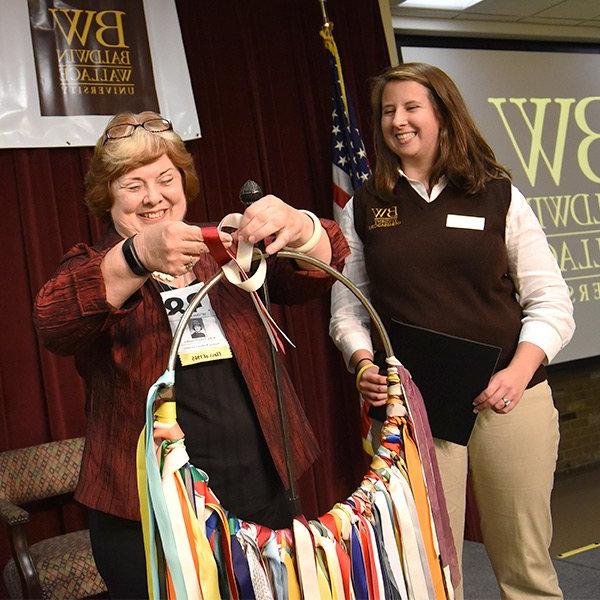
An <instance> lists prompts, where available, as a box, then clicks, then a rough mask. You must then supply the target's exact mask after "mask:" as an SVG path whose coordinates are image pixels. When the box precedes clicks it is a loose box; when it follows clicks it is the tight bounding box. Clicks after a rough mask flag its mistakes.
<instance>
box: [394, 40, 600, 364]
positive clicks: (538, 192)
mask: <svg viewBox="0 0 600 600" xmlns="http://www.w3.org/2000/svg"><path fill="white" fill-rule="evenodd" d="M397 42H398V47H399V49H401V53H402V60H403V61H404V62H413V61H417V62H427V63H430V64H433V65H436V66H438V67H440V68H441V69H443V70H444V71H446V72H447V73H448V74H449V75H450V76H451V77H452V78H453V79H454V81H455V82H456V83H457V85H458V87H459V89H460V90H461V92H462V93H463V96H464V97H465V100H466V102H467V104H468V106H469V109H470V111H471V114H472V115H473V117H474V118H475V121H476V122H477V124H478V126H479V127H480V129H481V131H482V133H483V135H484V137H485V138H486V140H487V141H488V143H490V145H491V146H492V148H493V149H494V152H495V153H496V156H497V158H498V159H499V160H500V162H502V163H503V164H504V165H506V166H507V167H508V168H509V169H510V171H511V174H512V176H513V182H514V183H515V185H516V186H517V187H518V188H519V189H520V190H521V191H522V192H523V194H524V195H525V197H526V198H527V200H528V202H529V205H530V206H531V208H532V209H533V211H534V213H535V214H536V216H537V218H538V220H539V221H540V223H541V224H542V226H543V228H544V231H545V233H546V236H547V237H548V242H549V244H550V247H551V248H552V251H553V252H554V254H555V256H556V258H557V260H558V264H559V266H560V268H561V271H562V273H563V276H564V278H565V280H566V281H567V284H568V286H569V290H570V294H571V298H572V300H573V304H574V307H575V320H576V323H577V330H576V332H575V336H574V337H573V340H572V341H571V343H570V344H569V345H568V346H567V347H566V348H565V349H564V350H562V351H561V352H560V353H559V355H558V356H557V358H556V359H555V360H554V362H565V361H568V360H575V359H579V358H584V357H588V356H596V355H599V354H600V318H599V317H600V312H599V311H600V140H599V138H600V54H595V53H593V52H589V53H582V52H546V51H542V52H538V51H514V50H481V49H464V48H424V47H410V46H402V44H401V40H400V39H398V40H397Z"/></svg>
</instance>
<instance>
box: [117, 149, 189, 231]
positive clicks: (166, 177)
mask: <svg viewBox="0 0 600 600" xmlns="http://www.w3.org/2000/svg"><path fill="white" fill-rule="evenodd" d="M110 190H111V194H112V197H113V205H112V208H111V209H110V215H111V217H112V221H113V223H114V226H115V229H116V230H117V232H118V233H119V234H120V235H122V236H123V237H130V236H132V235H134V234H136V233H139V232H140V231H141V230H142V229H143V228H144V227H147V226H148V225H153V224H154V223H162V222H165V221H181V220H183V217H184V216H185V211H186V208H187V203H186V199H185V192H184V189H183V182H182V178H181V173H180V172H179V170H178V169H177V168H176V167H175V165H173V163H172V162H171V159H170V158H169V157H168V156H167V155H166V154H163V155H162V156H161V157H160V158H158V159H157V160H155V161H154V162H152V163H149V164H147V165H144V166H143V167H138V168H137V169H132V170H131V171H129V172H127V173H125V175H122V176H121V177H119V178H118V179H116V180H115V181H113V182H112V183H111V184H110Z"/></svg>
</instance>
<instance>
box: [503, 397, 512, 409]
mask: <svg viewBox="0 0 600 600" xmlns="http://www.w3.org/2000/svg"><path fill="white" fill-rule="evenodd" d="M502 402H504V408H506V407H507V406H508V405H509V404H510V403H511V402H512V400H509V399H508V398H502Z"/></svg>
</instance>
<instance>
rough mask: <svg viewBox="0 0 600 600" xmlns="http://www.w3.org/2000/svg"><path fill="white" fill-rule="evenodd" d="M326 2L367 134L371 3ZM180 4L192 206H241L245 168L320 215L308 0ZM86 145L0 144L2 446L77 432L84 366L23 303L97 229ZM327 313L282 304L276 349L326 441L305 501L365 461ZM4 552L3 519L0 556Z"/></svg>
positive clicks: (326, 496) (316, 75) (42, 531)
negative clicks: (190, 118) (191, 129)
mask: <svg viewBox="0 0 600 600" xmlns="http://www.w3.org/2000/svg"><path fill="white" fill-rule="evenodd" d="M327 5H328V11H329V16H330V18H331V19H332V20H333V22H334V23H335V29H334V35H335V38H336V41H337V44H338V46H339V50H340V54H341V57H342V64H343V68H344V75H345V79H346V87H347V89H348V93H349V94H350V96H351V98H352V99H353V103H354V105H355V108H356V112H357V117H358V119H359V123H360V125H361V129H362V131H363V136H364V137H365V142H366V143H367V146H368V147H369V141H370V140H369V139H367V135H366V134H367V133H368V131H369V126H368V115H369V108H368V78H369V77H370V76H372V75H374V74H375V73H377V72H379V71H380V70H382V69H383V68H384V67H385V66H386V65H387V64H388V58H387V51H386V47H385V42H384V36H383V30H382V26H381V20H380V14H379V8H378V3H377V1H376V0H368V1H365V0H329V2H327ZM215 6H216V5H215ZM177 10H178V13H179V21H180V24H181V30H182V35H183V41H184V45H185V50H186V55H187V61H188V67H189V71H190V76H191V80H192V85H193V90H194V96H195V99H196V104H197V108H198V114H199V118H200V123H201V128H202V138H201V139H200V140H197V141H194V142H191V143H189V149H190V150H191V151H192V153H193V154H194V157H195V159H196V165H197V167H198V171H199V175H200V179H201V192H200V196H199V198H198V199H197V200H196V201H195V202H194V203H193V204H192V205H190V208H189V212H188V217H189V219H190V220H192V221H199V222H204V221H215V220H219V219H220V218H221V217H222V216H223V215H224V214H226V213H228V212H232V211H236V212H237V211H240V209H241V206H240V204H239V200H238V193H239V189H240V186H241V185H242V183H243V182H244V181H246V180H247V179H255V180H256V181H258V182H259V183H260V184H261V185H262V186H263V189H264V190H265V191H266V192H270V193H273V194H275V195H277V196H279V197H281V198H283V199H285V200H286V201H287V202H289V203H290V204H292V205H294V206H297V207H299V208H300V207H301V208H307V209H309V210H312V211H314V212H315V213H317V214H319V215H321V216H328V217H331V213H332V210H331V167H330V149H329V142H330V129H331V116H330V113H331V104H330V84H329V73H328V70H327V69H328V66H327V57H326V53H325V51H324V49H323V45H322V42H321V38H320V36H319V29H320V27H321V24H322V17H321V9H320V6H319V2H318V0H310V1H309V0H247V1H246V2H236V1H230V0H225V1H222V2H219V3H218V8H213V7H212V5H211V3H208V4H206V3H198V2H196V1H194V0H179V1H178V2H177ZM133 108H134V110H142V109H143V107H133ZM165 116H167V117H168V115H165ZM107 120H108V119H107ZM99 133H100V132H99ZM90 156H91V150H90V149H89V148H82V149H76V148H49V149H31V150H30V149H27V150H0V182H1V186H2V200H3V205H4V210H3V216H4V227H3V244H2V247H3V249H4V260H3V268H2V270H1V271H0V285H1V287H2V310H1V311H0V330H1V331H2V335H3V343H2V344H1V345H0V353H1V354H0V450H6V449H11V448H19V447H24V446H28V445H33V444H39V443H43V442H46V441H50V440H55V439H62V438H67V437H72V436H78V435H82V434H83V433H84V427H85V416H84V410H83V407H84V390H83V386H82V383H81V380H80V379H79V377H78V376H77V374H76V372H75V369H74V366H73V362H72V360H71V359H70V358H61V357H57V356H55V355H52V354H50V353H48V352H47V351H46V350H44V349H43V348H41V346H40V344H39V343H38V340H37V338H36V334H35V331H34V329H33V325H32V320H31V307H32V302H33V298H34V297H35V294H36V292H37V290H38V289H39V288H40V286H41V285H42V284H43V283H44V281H45V280H47V279H48V278H49V277H50V275H51V274H52V273H53V271H54V269H55V268H56V265H57V264H58V261H59V259H60V257H61V256H62V255H63V253H64V252H65V251H66V250H67V249H68V248H69V247H71V246H72V245H73V244H75V243H76V242H79V241H93V240H95V239H97V238H98V236H99V235H100V233H101V230H102V227H101V224H100V223H99V222H98V221H96V220H95V219H92V218H90V217H89V216H88V215H87V211H86V208H85V206H84V205H83V201H82V197H83V177H84V174H85V171H86V168H87V164H88V161H89V158H90ZM328 319H329V302H328V299H323V300H322V301H318V302H312V303H310V304H308V305H306V306H303V307H295V308H293V309H286V310H285V311H281V312H280V313H279V321H280V323H281V324H282V326H283V328H284V330H285V331H286V332H287V333H288V334H289V335H290V337H291V338H292V339H293V340H294V342H295V343H296V344H297V346H298V349H297V350H295V351H294V350H291V351H290V352H289V353H288V354H289V357H288V362H289V368H290V372H291V374H292V377H293V379H294V382H295V384H296V386H297V389H298V391H299V394H300V398H301V400H302V401H303V403H304V406H305V409H306V412H307V414H308V416H309V419H310V421H311V423H312V425H313V427H314V429H315V432H316V434H317V437H318V439H319V443H320V445H321V448H322V451H323V452H322V457H321V459H320V460H319V462H318V464H316V465H315V467H314V468H313V469H312V470H311V471H310V472H309V473H308V475H306V476H305V477H303V479H302V482H301V486H300V491H301V496H302V503H303V508H304V511H305V513H306V514H307V515H314V514H316V513H321V512H323V511H325V510H328V509H329V508H330V507H331V505H332V504H333V503H334V502H336V501H338V500H341V499H342V498H344V497H345V496H346V495H347V494H348V493H349V492H350V491H351V490H352V489H353V488H354V487H355V486H356V484H357V482H358V480H359V479H360V477H361V475H362V474H363V473H364V468H365V461H364V457H363V454H362V451H361V448H360V435H359V426H358V407H357V399H356V392H355V390H354V387H353V381H352V378H351V376H350V375H349V374H348V373H347V372H346V371H345V369H344V367H343V365H342V362H341V360H340V358H339V356H338V353H337V350H336V349H335V348H334V346H333V344H332V343H331V342H330V340H329V338H328V335H327V326H328ZM40 476H43V474H40ZM78 518H79V519H80V520H81V516H79V517H78ZM61 527H62V525H61V519H60V518H59V516H57V515H54V514H47V515H44V517H43V518H41V519H39V520H38V521H37V522H36V526H35V527H34V531H33V534H32V536H31V538H32V540H33V541H35V540H36V539H37V538H39V537H43V536H45V535H47V534H48V533H57V532H58V531H59V530H60V528H61ZM8 555H9V551H8V542H7V539H6V536H5V534H2V536H0V566H1V565H3V564H4V562H5V560H6V559H7V558H8Z"/></svg>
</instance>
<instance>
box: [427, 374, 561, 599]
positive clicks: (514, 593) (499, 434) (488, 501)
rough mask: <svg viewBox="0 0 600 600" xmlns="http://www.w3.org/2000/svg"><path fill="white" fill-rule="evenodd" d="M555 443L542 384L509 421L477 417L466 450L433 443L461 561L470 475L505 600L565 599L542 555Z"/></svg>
mask: <svg viewBox="0 0 600 600" xmlns="http://www.w3.org/2000/svg"><path fill="white" fill-rule="evenodd" d="M558 439H559V433H558V412H557V410H556V409H555V408H554V404H553V402H552V393H551V390H550V387H549V386H548V384H547V382H545V381H544V382H542V383H540V384H538V385H536V386H534V387H532V388H530V389H528V390H526V391H525V394H524V395H523V398H522V399H521V401H520V402H519V403H518V404H517V406H516V407H515V408H514V409H513V410H512V411H511V412H510V413H508V414H505V415H503V414H497V413H495V412H493V411H492V410H491V409H487V410H485V411H483V412H481V413H479V414H478V416H477V420H476V422H475V427H474V429H473V433H472V435H471V438H470V440H469V445H468V446H467V447H465V446H460V445H457V444H453V443H451V442H446V441H443V440H439V439H436V440H434V441H435V448H436V455H437V459H438V463H439V467H440V473H441V477H442V484H443V486H444V495H445V497H446V502H447V505H448V512H449V514H450V525H451V527H452V533H453V537H454V543H455V545H456V551H457V553H458V557H459V561H461V562H462V560H461V557H462V549H463V535H464V527H465V490H466V481H467V468H468V469H470V473H471V478H472V482H473V488H474V493H475V498H476V501H477V508H478V511H479V515H480V518H481V531H482V534H483V541H484V544H485V548H486V550H487V553H488V556H489V558H490V561H491V563H492V567H493V569H494V573H495V574H496V579H497V580H498V585H499V586H500V592H501V596H502V598H503V599H505V598H507V599H511V600H515V599H520V598H562V597H563V596H562V593H561V591H560V588H559V587H558V580H557V577H556V572H555V570H554V567H553V565H552V561H551V559H550V555H549V552H548V547H549V546H550V542H551V539H552V519H551V515H550V494H551V491H552V486H553V483H554V469H555V466H556V459H557V453H558ZM456 597H457V599H459V600H460V599H461V598H462V597H463V593H462V586H460V588H459V589H458V590H457V591H456ZM469 600H472V599H469Z"/></svg>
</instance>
